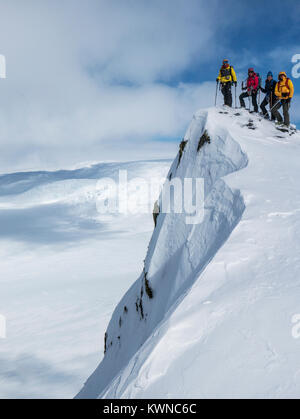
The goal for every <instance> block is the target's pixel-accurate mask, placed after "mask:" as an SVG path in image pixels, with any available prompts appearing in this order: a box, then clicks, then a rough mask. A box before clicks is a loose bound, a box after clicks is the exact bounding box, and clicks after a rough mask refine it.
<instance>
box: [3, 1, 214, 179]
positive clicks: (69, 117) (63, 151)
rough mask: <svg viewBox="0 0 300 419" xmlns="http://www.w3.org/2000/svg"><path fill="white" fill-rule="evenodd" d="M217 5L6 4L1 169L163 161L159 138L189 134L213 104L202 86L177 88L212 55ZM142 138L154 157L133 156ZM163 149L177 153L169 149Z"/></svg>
mask: <svg viewBox="0 0 300 419" xmlns="http://www.w3.org/2000/svg"><path fill="white" fill-rule="evenodd" d="M216 7H217V2H215V1H213V2H212V5H211V6H210V7H204V2H202V1H198V0H197V1H196V0H190V2H189V7H186V3H185V2H183V1H180V0H174V1H173V2H172V6H170V3H169V2H163V1H159V0H154V1H152V2H148V1H144V0H141V1H138V2H136V1H131V0H122V1H121V0H115V1H114V2H111V1H107V0H100V1H99V0H89V2H82V1H79V0H72V1H71V0H66V1H64V2H61V1H58V0H56V1H43V2H36V1H33V0H31V1H30V0H29V1H27V2H26V4H25V2H23V1H22V0H13V1H11V2H4V1H2V2H1V17H0V36H1V39H2V45H1V48H2V50H1V51H0V52H1V53H2V54H4V55H5V56H6V60H7V79H5V80H1V84H0V90H1V95H0V106H1V114H0V165H1V172H3V171H4V170H8V169H16V168H19V169H21V168H24V169H26V168H33V167H34V166H38V168H41V167H45V166H46V167H55V165H56V164H60V165H64V164H71V163H75V162H76V161H78V160H90V159H93V160H103V159H107V158H109V159H115V158H119V157H120V155H121V156H122V157H123V159H128V158H130V157H131V155H132V154H133V155H134V157H136V156H137V155H140V157H141V158H143V157H147V158H149V157H151V156H153V157H155V156H156V155H157V153H156V152H155V147H157V144H156V145H155V143H152V146H151V140H152V139H153V138H154V137H165V136H166V137H169V136H171V137H174V136H177V135H182V134H183V132H182V130H184V129H185V126H186V123H187V120H189V119H190V117H191V114H192V112H194V111H195V110H196V109H197V108H198V107H199V106H200V105H202V104H205V105H207V104H210V103H212V102H211V97H209V98H208V97H205V96H204V95H206V92H207V86H205V85H204V86H202V88H200V86H196V92H197V94H198V95H199V96H197V95H196V94H195V92H194V91H192V89H191V86H187V85H178V84H175V85H173V86H171V85H169V86H168V84H169V81H170V80H171V79H172V78H174V77H175V76H176V75H178V74H179V73H180V72H182V71H183V70H184V69H186V68H188V67H189V66H190V65H191V63H192V62H193V61H194V60H196V59H199V56H200V57H201V60H202V61H203V62H205V60H207V59H208V58H209V56H210V54H212V51H213V48H210V49H208V48H207V44H208V43H209V42H210V41H212V40H213V37H214V31H213V29H212V28H213V26H212V25H211V22H212V19H213V12H214V10H215V9H216ZM199 28H201V32H199ZM200 33H201V36H199V34H200ZM212 44H213V42H212V43H211V46H212ZM197 57H198V58H197ZM204 97H205V100H203V98H204ZM138 139H139V140H140V141H141V144H142V145H145V147H146V149H147V148H148V149H149V148H152V150H153V151H154V153H151V154H150V156H149V155H148V156H147V155H146V154H145V153H144V154H143V153H142V150H141V149H140V150H139V153H132V154H131V153H130V150H129V149H130V145H129V144H130V143H131V142H136V141H137V140H138ZM100 144H102V145H103V147H101V146H100ZM109 144H110V145H111V147H109ZM114 148H116V152H115V150H114ZM162 148H163V149H165V151H166V152H165V154H168V151H167V149H169V150H172V146H170V145H168V144H167V143H166V144H164V145H163V147H162ZM121 150H123V151H124V154H122V153H121ZM116 155H118V157H115V156H116ZM169 155H170V151H169ZM164 156H165V155H164ZM164 156H163V157H164Z"/></svg>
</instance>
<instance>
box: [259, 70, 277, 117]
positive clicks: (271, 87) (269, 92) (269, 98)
mask: <svg viewBox="0 0 300 419" xmlns="http://www.w3.org/2000/svg"><path fill="white" fill-rule="evenodd" d="M275 87H276V81H275V80H274V79H273V73H272V72H271V71H269V72H268V75H267V80H266V84H265V88H263V87H261V88H260V90H261V91H262V92H263V93H266V96H265V98H264V100H263V101H262V103H261V105H260V108H261V110H262V113H263V115H264V117H265V118H266V119H269V114H268V111H267V109H266V106H267V104H268V103H269V104H270V109H272V108H273V106H274V105H275V103H276V102H277V98H276V95H275ZM272 120H274V116H273V114H272Z"/></svg>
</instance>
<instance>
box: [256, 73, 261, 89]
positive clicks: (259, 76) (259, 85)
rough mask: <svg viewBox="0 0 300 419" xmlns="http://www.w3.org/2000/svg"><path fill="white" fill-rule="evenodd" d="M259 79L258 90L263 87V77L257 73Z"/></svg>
mask: <svg viewBox="0 0 300 419" xmlns="http://www.w3.org/2000/svg"><path fill="white" fill-rule="evenodd" d="M256 75H257V77H258V88H260V87H261V86H262V78H261V75H260V74H259V73H256Z"/></svg>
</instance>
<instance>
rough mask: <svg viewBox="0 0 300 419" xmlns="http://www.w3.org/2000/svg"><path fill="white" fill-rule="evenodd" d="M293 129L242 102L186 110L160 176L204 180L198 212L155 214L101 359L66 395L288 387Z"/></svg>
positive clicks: (293, 309) (299, 262) (292, 346)
mask: <svg viewBox="0 0 300 419" xmlns="http://www.w3.org/2000/svg"><path fill="white" fill-rule="evenodd" d="M299 139H300V138H299V135H298V134H296V133H295V134H294V135H292V136H289V134H284V133H281V132H279V131H277V130H276V129H275V128H274V127H273V125H272V124H271V123H270V122H268V121H264V120H261V118H259V117H257V116H249V114H248V112H246V111H241V112H240V113H239V114H236V113H235V111H234V110H229V109H228V110H224V109H222V110H220V109H209V110H205V111H199V112H198V113H197V114H196V115H195V116H194V118H193V120H192V122H191V124H190V126H189V128H188V130H187V133H186V135H185V137H184V142H183V143H182V145H181V152H180V153H179V154H178V156H177V157H176V159H175V161H174V162H173V164H172V166H171V169H170V172H169V175H168V179H174V178H179V179H181V180H182V181H183V180H184V179H185V178H193V179H196V178H202V179H204V185H205V201H204V218H203V220H202V222H201V223H199V224H195V225H189V224H187V223H186V214H185V213H182V214H173V213H171V214H163V213H161V214H159V216H158V218H157V226H156V228H155V230H154V233H153V236H152V239H151V241H150V244H149V249H148V253H147V256H146V259H145V264H144V271H143V273H142V274H141V276H140V277H139V279H138V280H137V281H136V282H135V283H134V284H133V286H132V287H131V288H130V290H129V291H128V292H127V293H126V294H125V296H124V297H123V299H122V300H121V301H120V303H119V304H118V306H117V307H116V309H115V312H114V314H113V316H112V319H111V321H110V323H109V326H108V329H107V332H106V335H105V357H104V359H103V361H102V363H101V364H100V365H99V367H98V368H97V369H96V371H95V372H94V374H93V375H92V376H91V377H90V378H89V379H88V381H87V383H86V384H85V386H84V387H83V389H82V390H81V392H80V393H79V394H78V396H77V397H82V398H85V397H87V398H95V397H105V398H114V397H116V398H120V397H184V396H186V397H210V396H212V397H223V396H225V397H226V396H231V397H232V396H236V397H239V396H241V397H245V396H251V397H252V396H255V395H258V396H260V395H261V396H263V395H266V394H267V395H281V394H283V392H284V391H286V392H287V393H288V395H294V391H296V389H298V390H299V388H300V376H299V374H295V371H294V370H293V369H292V360H293V359H294V357H295V352H296V350H297V345H298V349H299V342H298V341H297V340H296V339H293V338H292V337H291V333H290V331H291V325H290V318H291V316H292V315H293V314H295V313H297V310H298V312H300V305H299V307H297V304H296V302H297V301H300V299H299V284H300V275H299V274H300V256H299V255H300V252H299V250H300V248H299V247H300V246H299V240H298V239H297V237H298V236H297V232H298V233H299V232H300V211H299V208H300V194H299V191H298V188H297V187H296V183H295V180H294V179H293V176H294V175H295V176H296V173H297V170H298V172H299V163H298V158H296V155H295V153H296V152H298V153H299V151H300V142H299ZM283 153H286V157H285V156H284V155H283ZM298 155H299V154H298ZM282 160H283V162H282ZM283 179H285V181H287V182H288V184H287V185H286V183H285V182H284V181H283ZM167 183H168V182H166V185H165V188H167V187H168V185H167ZM162 193H164V191H163V192H162ZM297 205H298V206H297ZM278 221H280V222H281V223H279V224H280V225H279V226H277V225H276V224H277V223H278ZM289 222H290V223H291V224H289ZM286 224H287V225H286ZM286 228H287V230H286ZM287 234H288V235H289V239H290V240H291V243H293V244H292V246H291V249H289V251H288V250H287V246H286V245H287V243H286V238H287V237H286V235H287ZM276 235H277V236H278V237H276ZM274 236H275V237H274ZM288 247H289V246H288ZM291 265H292V267H291ZM296 273H297V274H298V276H297V274H296ZM289 280H291V282H289ZM289 286H290V288H291V289H290V290H289ZM295 287H298V288H296V289H297V295H298V299H297V298H296V295H295V292H294V290H295ZM280 290H281V291H282V293H281V291H280ZM284 293H286V295H285V296H286V298H285V299H284V301H283V302H281V304H279V306H280V307H281V308H283V310H284V311H283V312H282V318H280V319H278V318H277V326H278V324H279V325H280V327H281V329H280V331H279V332H278V334H279V335H277V332H275V330H276V327H275V326H274V325H273V323H272V319H273V318H276V314H277V311H276V302H278V298H279V295H281V294H284ZM279 336H280V337H281V340H280V338H279ZM283 337H285V338H286V341H285V343H283V342H282V339H283ZM279 342H280V343H281V345H279ZM277 344H278V345H279V346H277ZM280 350H282V351H284V350H286V351H287V352H285V353H282V354H281V353H280ZM295 361H296V358H295ZM296 362H297V361H296ZM292 371H294V375H292ZM268 373H270V376H268ZM284 374H285V375H284ZM283 376H284V378H283ZM266 377H267V378H266ZM282 380H283V381H284V380H285V381H284V382H283V381H282Z"/></svg>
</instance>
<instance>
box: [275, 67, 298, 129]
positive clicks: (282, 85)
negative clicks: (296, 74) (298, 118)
mask: <svg viewBox="0 0 300 419" xmlns="http://www.w3.org/2000/svg"><path fill="white" fill-rule="evenodd" d="M275 95H276V96H277V98H278V100H279V102H278V103H277V105H275V107H274V108H273V111H272V115H273V116H274V118H275V119H277V121H278V123H279V124H282V122H283V119H282V116H281V115H280V113H279V112H278V110H279V109H280V108H281V106H282V109H283V116H284V122H283V125H285V126H286V127H287V128H288V127H289V126H290V114H289V109H290V106H291V100H292V97H293V96H294V85H293V82H292V80H290V79H289V78H288V77H287V75H286V73H285V72H284V71H282V72H281V73H279V75H278V83H277V84H276V87H275Z"/></svg>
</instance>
